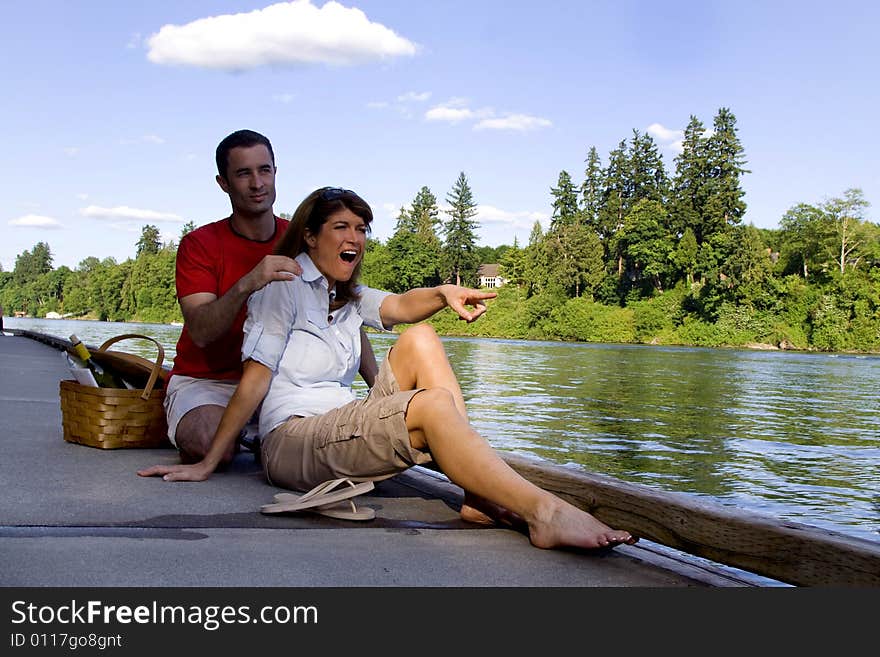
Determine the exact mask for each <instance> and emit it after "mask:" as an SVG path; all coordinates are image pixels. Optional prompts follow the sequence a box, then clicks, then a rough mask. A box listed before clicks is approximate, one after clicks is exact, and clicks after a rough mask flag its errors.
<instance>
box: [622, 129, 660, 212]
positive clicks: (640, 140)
mask: <svg viewBox="0 0 880 657" xmlns="http://www.w3.org/2000/svg"><path fill="white" fill-rule="evenodd" d="M629 169H630V171H629V180H628V183H629V190H628V193H627V197H628V198H629V202H630V207H632V206H633V205H635V204H636V203H638V202H639V201H642V200H646V201H658V202H660V203H664V202H665V201H666V196H667V193H668V191H669V179H668V178H667V176H666V168H665V167H664V166H663V158H662V157H661V156H660V151H659V150H658V149H657V144H655V143H654V139H653V137H651V135H649V134H647V133H646V134H641V133H640V132H639V131H638V130H633V138H632V142H630V146H629Z"/></svg>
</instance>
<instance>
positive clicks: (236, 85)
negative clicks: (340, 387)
mask: <svg viewBox="0 0 880 657" xmlns="http://www.w3.org/2000/svg"><path fill="white" fill-rule="evenodd" d="M878 25H880V9H878V5H877V4H876V3H872V2H870V3H869V2H849V1H847V0H844V1H838V2H833V3H829V2H821V3H820V2H811V1H801V2H776V1H773V0H767V1H765V2H754V1H748V0H747V1H745V2H742V1H741V2H736V3H732V2H724V3H722V2H713V1H703V2H701V1H697V0H695V1H693V2H648V1H643V2H635V1H625V0H623V1H615V2H611V1H609V2H590V1H587V0H581V1H571V2H563V1H555V0H545V1H544V2H540V3H539V2H534V1H532V2H522V1H519V0H508V1H495V0H491V1H490V0H435V1H427V0H425V1H422V0H412V1H411V2H407V1H404V0H352V1H351V2H350V1H349V0H345V2H343V3H340V4H338V3H332V2H330V3H326V4H325V3H322V2H320V0H312V1H311V2H308V1H305V0H299V1H298V2H291V3H277V4H275V5H272V4H271V3H270V2H268V1H265V0H264V1H262V2H260V1H258V0H212V1H209V0H187V1H186V2H179V1H177V0H151V1H150V2H118V1H111V0H105V1H98V0H91V1H89V0H75V1H74V0H71V1H61V0H58V1H56V2H52V1H48V0H28V2H4V3H3V20H2V22H0V76H2V77H0V79H2V82H3V89H4V94H3V96H4V98H3V101H2V102H0V124H2V125H3V127H4V142H5V146H6V148H7V156H6V161H5V163H4V167H3V173H2V176H0V192H2V199H3V208H2V212H0V226H2V232H3V238H2V239H0V264H2V266H3V269H4V270H5V271H10V270H12V268H13V267H14V264H15V257H16V256H17V255H18V254H19V253H21V252H22V251H24V250H26V249H30V248H32V247H33V246H34V245H35V244H36V243H37V242H39V241H46V242H48V243H49V245H50V247H51V250H52V253H53V254H54V256H55V259H54V264H55V266H56V267H57V266H61V265H67V266H69V267H71V268H74V267H76V265H77V264H78V263H79V262H80V261H81V260H82V259H83V258H85V257H86V256H97V257H99V258H104V257H108V256H112V257H114V258H116V259H117V260H118V261H122V260H124V259H125V258H127V257H130V256H133V255H134V251H135V243H136V242H137V239H138V237H139V236H140V232H141V228H142V227H143V226H144V225H145V224H148V223H150V224H154V225H156V226H157V227H159V229H160V230H161V232H162V234H163V236H164V237H165V238H166V239H175V240H176V239H177V238H178V236H179V234H180V229H181V227H182V225H183V223H184V222H186V221H190V220H191V221H193V222H195V223H196V224H197V225H202V224H205V223H208V222H209V221H213V220H215V219H219V218H222V217H224V216H227V215H228V213H229V203H228V198H227V197H226V196H225V195H224V194H223V193H222V191H221V190H220V189H219V187H218V186H217V185H216V183H215V182H214V175H215V169H214V160H213V156H214V149H215V147H216V145H217V142H218V141H219V140H220V139H222V138H223V137H224V136H225V135H227V134H228V133H230V132H232V131H234V130H237V129H240V128H250V129H253V130H257V131H259V132H262V133H264V134H265V135H267V136H268V137H269V139H270V140H271V141H272V143H273V146H274V148H275V154H276V161H277V165H278V180H277V185H278V201H277V203H276V206H275V209H276V212H292V211H293V210H294V209H295V208H296V206H297V204H298V203H299V201H300V200H301V199H302V198H303V197H304V196H305V195H306V194H308V193H309V192H310V191H311V190H312V189H314V188H316V187H319V186H323V185H339V186H344V187H349V188H352V189H355V190H358V191H359V192H360V193H361V195H362V196H363V197H364V198H365V199H366V200H367V201H368V202H369V203H370V204H371V205H372V206H373V210H374V213H375V216H376V221H375V222H374V225H373V235H374V236H375V237H377V238H379V239H383V240H384V239H386V238H387V237H389V236H390V234H391V232H392V231H393V228H394V219H395V217H396V216H397V212H398V209H399V208H400V206H401V205H409V204H410V202H411V201H412V199H413V197H414V196H415V195H416V193H417V192H418V191H419V189H420V188H421V187H422V186H423V185H426V186H428V187H429V188H430V189H431V190H432V191H433V192H434V194H435V195H436V196H437V198H438V200H440V202H441V205H442V204H443V203H444V199H445V197H446V195H447V193H448V192H449V190H450V189H451V187H452V185H453V183H454V181H455V179H456V177H457V176H458V174H459V172H460V171H464V172H465V174H466V175H467V177H468V180H469V182H470V184H471V188H472V190H473V192H474V197H475V200H476V201H477V203H478V204H479V206H480V208H479V210H480V213H479V215H478V216H477V219H478V220H479V221H480V222H481V229H480V234H479V237H480V241H481V243H483V244H487V245H492V246H496V245H499V244H504V243H507V244H510V243H512V242H513V238H514V236H516V237H517V238H518V239H519V241H520V243H521V244H523V243H525V242H527V240H528V235H529V232H530V229H531V226H532V224H533V223H534V221H535V220H536V219H537V220H541V221H542V222H543V223H544V224H545V225H546V224H547V222H548V220H549V216H550V212H551V196H550V188H551V187H552V186H554V185H555V183H556V180H557V178H558V176H559V172H560V171H561V170H563V169H565V170H567V171H568V172H569V173H570V174H571V175H572V177H573V179H574V181H575V182H576V183H578V184H579V183H580V182H581V181H582V179H583V171H584V159H585V158H586V155H587V151H588V150H589V148H590V146H596V148H597V149H598V152H599V154H600V156H601V157H602V161H603V164H604V163H605V162H606V161H607V155H608V152H609V151H610V150H611V149H613V148H614V147H615V146H616V145H617V143H618V142H619V141H621V140H622V139H627V138H629V137H630V136H631V135H632V130H633V129H637V130H639V131H641V132H646V131H647V132H650V133H651V134H652V135H653V136H654V137H655V139H656V141H657V143H658V145H659V146H660V150H661V153H662V154H663V157H664V161H665V163H666V167H667V171H669V172H670V173H671V172H672V170H673V158H674V157H675V155H676V150H675V148H676V146H675V142H676V141H677V140H678V139H680V131H681V130H683V129H684V127H685V125H686V124H687V122H688V120H689V118H690V116H691V115H695V116H697V117H698V118H700V119H701V120H702V121H703V122H704V123H705V124H706V125H707V126H710V125H711V123H712V119H713V117H714V115H715V113H716V112H717V110H718V108H720V107H728V108H730V109H731V110H732V111H733V113H734V114H735V115H736V117H737V125H738V128H739V136H740V138H741V140H742V143H743V145H744V147H745V154H746V158H747V167H748V168H749V169H750V170H751V173H750V174H749V175H747V176H746V177H745V179H744V183H743V186H744V188H745V191H746V197H745V200H746V203H747V204H748V210H747V214H746V217H745V221H746V222H748V223H753V224H754V225H756V226H759V227H766V228H774V227H777V226H778V225H779V219H780V217H781V216H782V215H783V214H784V213H785V211H786V210H787V209H788V208H790V207H791V206H793V205H795V204H796V203H799V202H807V203H819V202H822V201H823V200H825V199H827V198H830V197H835V196H841V195H842V194H843V192H844V190H846V189H847V188H850V187H859V188H861V189H862V190H864V192H865V197H866V198H867V200H868V201H869V202H870V203H871V204H872V206H871V207H870V208H869V210H868V213H867V216H868V218H869V219H871V220H873V221H878V216H880V213H878V206H880V167H878V164H877V154H878V153H880V138H878V131H877V117H878V106H880V102H878V101H880V92H878V89H880V85H878V71H880V54H878V53H880V46H878V43H877V26H878Z"/></svg>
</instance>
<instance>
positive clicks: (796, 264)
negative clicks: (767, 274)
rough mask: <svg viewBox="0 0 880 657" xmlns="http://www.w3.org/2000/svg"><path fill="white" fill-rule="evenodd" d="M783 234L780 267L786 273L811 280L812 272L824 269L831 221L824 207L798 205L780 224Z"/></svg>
mask: <svg viewBox="0 0 880 657" xmlns="http://www.w3.org/2000/svg"><path fill="white" fill-rule="evenodd" d="M779 224H780V227H781V231H782V246H781V249H780V256H779V257H780V260H781V264H780V267H781V269H782V272H783V273H784V274H790V273H795V272H797V273H799V274H800V275H801V276H803V278H804V280H807V281H808V280H809V279H810V275H811V273H812V272H814V271H817V270H819V269H820V268H821V266H822V257H823V253H824V252H825V250H826V248H825V243H826V242H827V236H828V225H827V224H828V222H827V218H826V216H825V213H824V212H822V210H821V209H820V208H817V207H815V206H813V205H809V204H807V203H798V204H797V205H796V206H794V207H792V208H790V209H789V210H788V211H787V212H786V213H785V214H784V215H783V217H782V219H781V220H780V222H779Z"/></svg>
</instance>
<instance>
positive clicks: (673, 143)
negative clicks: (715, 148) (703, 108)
mask: <svg viewBox="0 0 880 657" xmlns="http://www.w3.org/2000/svg"><path fill="white" fill-rule="evenodd" d="M648 134H649V135H651V136H652V137H653V138H654V139H655V140H656V141H657V142H659V143H660V145H661V146H666V147H667V148H669V149H670V150H671V151H672V152H674V153H676V154H677V153H681V152H682V150H684V130H673V129H671V128H667V127H666V126H664V125H662V124H660V123H652V124H651V125H649V126H648ZM714 134H715V131H714V130H712V129H711V128H709V129H708V130H704V131H703V134H702V137H703V139H708V138H709V137H711V136H712V135H714Z"/></svg>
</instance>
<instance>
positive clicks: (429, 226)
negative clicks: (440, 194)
mask: <svg viewBox="0 0 880 657" xmlns="http://www.w3.org/2000/svg"><path fill="white" fill-rule="evenodd" d="M409 216H410V217H411V219H412V222H413V227H412V230H413V232H416V233H421V234H423V235H426V236H427V235H434V236H435V237H436V235H437V230H438V229H439V228H440V209H439V208H438V207H437V197H435V196H434V194H433V193H432V192H431V190H430V189H429V188H428V187H422V188H421V189H420V190H419V192H418V194H416V197H415V198H414V199H413V202H412V206H411V207H410V211H409Z"/></svg>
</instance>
